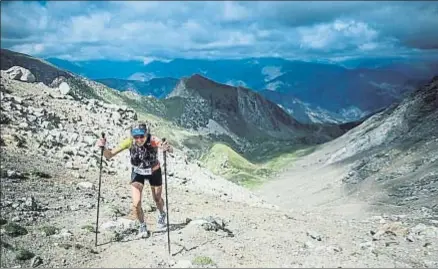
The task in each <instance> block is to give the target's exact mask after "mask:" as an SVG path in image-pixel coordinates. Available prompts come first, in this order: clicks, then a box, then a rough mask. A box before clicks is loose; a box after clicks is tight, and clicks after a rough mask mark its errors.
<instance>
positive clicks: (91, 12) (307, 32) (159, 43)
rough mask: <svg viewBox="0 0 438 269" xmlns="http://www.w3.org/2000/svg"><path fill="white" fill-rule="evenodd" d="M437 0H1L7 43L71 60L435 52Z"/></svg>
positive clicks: (25, 50) (425, 54) (345, 56)
mask: <svg viewBox="0 0 438 269" xmlns="http://www.w3.org/2000/svg"><path fill="white" fill-rule="evenodd" d="M436 29H438V2H432V1H430V2H429V1H428V2H415V1H411V2H395V1H390V2H380V1H379V2H352V1H346V2H297V1H292V2H262V1H256V2H248V1H245V2H227V1H214V2H201V1H195V2H150V1H125V2H116V1H110V2H103V1H102V2H99V1H93V2H86V1H77V2H67V1H46V2H45V1H39V2H38V1H34V2H31V1H23V2H18V1H13V2H5V1H2V2H1V39H2V40H1V46H2V48H9V49H12V50H15V51H19V52H23V53H27V54H31V55H34V56H38V57H58V58H63V59H68V60H90V59H114V60H120V59H131V60H141V61H145V62H148V61H150V60H152V59H173V58H220V59H223V58H241V57H264V56H274V57H283V58H288V59H328V60H334V61H336V60H342V59H348V58H354V57H379V56H394V55H398V56H406V57H414V56H422V57H430V56H437V55H438V35H437V34H436Z"/></svg>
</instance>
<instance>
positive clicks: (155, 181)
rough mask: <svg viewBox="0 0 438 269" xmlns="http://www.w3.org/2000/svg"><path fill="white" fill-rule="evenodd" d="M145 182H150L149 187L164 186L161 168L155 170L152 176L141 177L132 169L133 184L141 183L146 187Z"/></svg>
mask: <svg viewBox="0 0 438 269" xmlns="http://www.w3.org/2000/svg"><path fill="white" fill-rule="evenodd" d="M145 180H149V185H151V186H154V187H159V186H161V185H163V178H162V175H161V167H160V168H158V169H157V170H155V171H154V172H153V173H152V175H139V174H137V173H135V172H134V168H132V169H131V183H134V182H139V183H141V184H143V185H144V182H145Z"/></svg>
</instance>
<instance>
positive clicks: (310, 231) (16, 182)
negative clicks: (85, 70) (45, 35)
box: [0, 67, 438, 268]
mask: <svg viewBox="0 0 438 269" xmlns="http://www.w3.org/2000/svg"><path fill="white" fill-rule="evenodd" d="M14 69H19V68H18V67H15V68H14ZM20 70H21V69H20ZM27 72H29V73H32V72H30V71H29V70H27V71H26V70H22V73H26V74H28V73H27ZM1 76H2V77H1V85H2V86H1V96H0V98H1V121H0V123H1V130H2V133H1V141H0V142H1V213H2V214H1V220H0V222H1V228H0V229H1V257H2V258H1V267H137V268H138V267H155V268H156V267H178V268H181V267H430V268H432V267H437V266H438V262H437V261H438V259H437V258H438V245H437V243H436V242H437V238H438V228H437V227H438V223H437V221H438V218H437V213H436V212H435V211H434V210H433V209H434V207H433V205H434V204H436V200H434V198H433V197H436V195H435V192H434V190H435V189H436V181H434V178H435V177H436V167H437V166H436V159H434V158H435V157H436V156H438V155H437V154H436V153H437V152H436V150H437V148H436V144H437V143H436V142H437V141H436V134H437V132H435V131H436V126H437V123H436V119H437V117H436V116H437V114H436V111H437V109H436V100H437V99H436V91H437V87H436V80H435V81H434V82H432V83H431V84H430V85H429V86H427V87H424V88H423V89H421V90H420V91H419V92H417V93H415V94H414V95H413V96H412V97H411V98H410V99H408V100H407V101H406V102H404V103H402V104H401V105H399V106H395V107H394V108H392V109H389V110H386V111H384V112H382V113H380V114H376V115H374V116H373V117H371V118H369V119H367V120H366V121H365V122H364V123H362V124H361V125H359V126H356V127H355V128H354V129H352V130H350V131H349V132H348V133H346V134H345V135H343V136H341V137H340V138H338V139H336V140H333V141H332V142H329V143H326V144H324V145H321V146H319V147H318V148H317V149H316V150H315V151H314V152H313V153H312V154H309V155H307V156H303V157H301V158H299V159H297V160H295V161H294V162H293V163H290V165H289V168H288V169H287V170H286V171H285V172H284V173H282V174H281V175H280V176H279V177H278V178H277V180H273V181H272V182H270V183H267V184H265V185H263V186H262V187H260V188H259V190H258V191H256V192H252V191H249V190H247V189H245V188H243V187H241V186H238V185H236V184H234V183H232V182H230V181H228V180H225V179H224V178H222V177H220V176H217V175H215V174H213V173H212V172H210V171H209V170H208V169H206V168H205V166H204V164H203V163H202V162H200V161H196V160H190V159H187V152H188V149H187V144H185V143H183V141H185V140H187V139H188V137H190V134H188V133H189V131H184V130H181V129H179V127H178V126H176V125H173V124H172V123H170V122H167V121H164V120H157V119H156V118H155V117H151V116H150V115H147V114H145V113H144V111H143V110H140V109H137V108H136V107H131V106H129V104H139V103H137V101H136V102H134V101H132V103H129V102H127V101H129V100H131V99H129V96H128V95H122V94H120V95H119V94H112V93H111V95H110V93H109V91H107V89H106V88H105V87H102V86H99V85H98V84H97V83H95V82H92V81H88V80H77V81H76V80H65V81H63V80H62V79H59V80H57V82H56V83H53V81H51V82H50V83H48V84H44V83H43V82H41V81H39V80H38V79H36V81H35V82H32V80H27V81H23V80H24V79H21V78H22V77H23V76H15V75H14V73H13V72H11V70H9V71H4V70H2V73H1ZM34 76H35V75H34ZM28 77H31V75H29V76H28ZM35 77H36V76H35ZM78 81H81V83H79V82H78ZM72 82H75V83H76V84H75V83H72ZM47 85H49V86H50V87H49V86H47ZM91 90H92V91H91ZM91 92H92V93H93V94H90V93H91ZM92 96H95V98H93V97H92ZM106 100H111V101H112V103H109V102H108V101H106ZM122 101H123V102H125V104H128V105H122V103H123V102H122ZM144 102H146V101H144ZM401 116H403V117H401ZM135 119H144V120H147V121H148V122H149V123H150V124H151V126H152V130H156V131H157V134H158V135H159V136H160V137H163V136H166V137H167V138H168V139H169V141H171V142H173V143H174V145H175V152H174V154H169V155H168V157H167V164H168V165H167V171H168V174H167V175H168V176H167V178H168V183H169V190H168V197H169V213H170V214H169V217H170V230H171V232H170V238H171V255H170V256H169V255H168V253H167V236H166V232H163V231H161V230H157V229H156V227H155V220H156V209H155V206H154V204H153V203H151V201H152V200H151V197H150V194H149V192H148V191H147V188H146V190H145V193H144V199H145V200H144V202H143V205H144V210H145V213H146V216H147V223H148V226H149V229H150V230H151V231H152V234H151V236H150V237H149V238H146V239H144V238H138V237H137V235H136V229H135V222H134V221H133V220H132V219H131V218H130V215H129V213H130V212H129V209H130V204H131V200H130V199H131V198H130V189H129V184H128V183H129V181H128V180H129V171H128V169H129V162H128V154H127V153H126V154H121V155H120V156H118V157H116V158H115V159H113V160H111V161H106V160H104V162H103V176H102V189H101V194H102V196H101V203H100V220H99V229H98V231H99V233H98V246H97V247H96V246H95V245H94V239H95V224H96V206H97V195H98V193H97V189H98V178H99V177H98V176H99V161H100V153H99V149H97V148H96V147H95V146H94V143H95V142H96V140H97V138H98V137H99V136H100V135H101V133H102V132H105V134H106V135H107V137H108V139H109V143H110V147H111V146H114V145H115V144H117V143H118V142H119V141H120V140H121V139H122V138H123V137H124V136H126V135H127V128H128V126H129V124H130V123H131V122H132V120H135ZM163 126H165V127H163ZM353 126H354V125H353ZM353 126H352V127H353ZM153 132H154V131H153ZM182 133H184V135H185V136H184V137H183V136H182V135H181V134H182ZM414 134H416V135H417V136H415V135H414ZM193 136H194V137H198V134H194V135H193ZM420 138H422V139H420ZM407 142H412V143H410V144H407ZM403 145H406V146H409V147H407V148H402V146H403ZM378 147H386V148H387V149H390V150H391V149H393V150H392V151H388V152H390V154H392V153H395V152H396V151H395V150H397V149H398V150H400V151H401V150H407V151H404V152H399V153H398V154H394V155H389V156H383V157H384V158H386V159H382V161H380V162H377V163H374V161H373V160H374V159H376V158H378V156H379V155H372V154H379V151H378V150H377V148H378ZM368 150H374V151H373V152H372V153H371V152H370V151H368ZM380 150H382V149H380ZM381 152H382V151H380V154H382V153H381ZM407 152H408V153H409V154H407ZM361 154H362V155H361ZM371 156H374V157H375V158H374V159H373V158H370V157H371ZM160 158H161V160H162V159H163V158H162V156H161V157H160ZM349 158H350V159H349ZM409 158H411V159H409ZM361 160H367V162H366V163H365V164H364V165H362V166H359V165H357V164H358V163H355V161H359V162H360V161H361ZM348 164H353V166H349V165H348ZM402 164H403V165H407V166H406V167H411V166H412V165H414V164H415V165H417V166H416V167H415V169H407V170H402V168H401V167H403V166H402ZM352 169H353V170H352ZM390 169H393V170H390ZM375 170H377V171H375ZM386 170H388V171H389V173H386V172H385V171H386ZM354 171H356V172H354ZM391 171H394V172H395V171H399V173H403V174H402V175H401V176H397V175H396V174H392V176H393V177H394V178H392V179H385V180H383V182H386V183H388V182H389V181H388V180H392V181H393V182H394V181H397V182H400V183H402V184H404V185H403V186H408V187H410V188H412V191H413V193H412V194H413V195H416V196H417V198H418V199H417V200H415V199H412V201H417V202H418V203H420V202H421V203H422V204H419V205H418V206H414V207H413V208H412V209H410V208H409V207H408V206H407V205H406V202H408V200H406V201H405V204H403V203H402V204H398V205H397V209H398V210H392V211H391V210H389V209H388V207H389V208H390V209H392V207H390V206H391V205H390V204H387V205H388V206H387V207H383V206H380V207H378V206H376V204H375V203H374V204H373V202H374V201H376V200H377V198H379V200H378V201H383V200H382V199H381V198H382V197H377V194H378V193H377V192H375V190H376V189H379V190H385V188H383V187H381V188H380V186H379V185H377V186H376V184H374V185H373V184H370V183H369V182H370V181H373V182H374V181H375V180H376V178H375V177H374V176H377V177H381V176H382V175H384V174H391V173H390V172H391ZM379 172H380V173H379ZM355 173H356V174H355ZM415 173H417V174H415ZM420 174H421V175H420ZM348 175H349V176H348ZM423 175H424V176H425V177H423ZM346 176H347V177H346ZM414 176H415V177H414ZM403 177H410V179H409V182H407V178H404V179H403ZM273 179H274V178H273ZM403 180H405V181H403ZM367 182H368V184H367ZM377 182H378V183H379V182H381V181H377ZM408 183H409V184H412V185H409V184H408ZM379 184H381V183H379ZM434 184H435V185H434ZM382 185H384V184H382ZM394 186H396V185H394ZM419 186H420V187H419ZM423 186H424V187H423ZM378 187H379V188H378ZM426 189H427V191H426ZM404 190H406V187H405V188H401V191H404ZM409 192H411V191H410V189H409ZM373 194H376V196H373ZM163 196H164V197H165V195H164V194H163ZM367 197H368V198H376V200H371V199H366V198H367ZM409 197H411V196H409ZM403 199H405V198H403Z"/></svg>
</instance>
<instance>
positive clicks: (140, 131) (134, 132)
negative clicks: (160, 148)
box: [131, 128, 146, 136]
mask: <svg viewBox="0 0 438 269" xmlns="http://www.w3.org/2000/svg"><path fill="white" fill-rule="evenodd" d="M131 134H132V136H136V135H145V134H146V131H145V130H144V129H139V128H135V129H133V130H132V132H131Z"/></svg>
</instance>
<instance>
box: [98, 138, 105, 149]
mask: <svg viewBox="0 0 438 269" xmlns="http://www.w3.org/2000/svg"><path fill="white" fill-rule="evenodd" d="M105 146H106V138H99V140H97V142H96V147H99V148H105Z"/></svg>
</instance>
